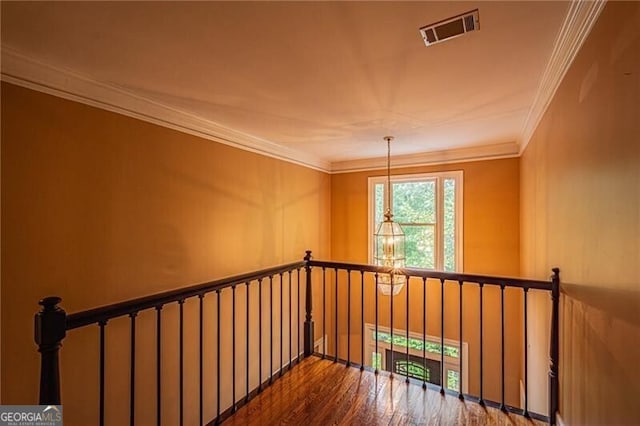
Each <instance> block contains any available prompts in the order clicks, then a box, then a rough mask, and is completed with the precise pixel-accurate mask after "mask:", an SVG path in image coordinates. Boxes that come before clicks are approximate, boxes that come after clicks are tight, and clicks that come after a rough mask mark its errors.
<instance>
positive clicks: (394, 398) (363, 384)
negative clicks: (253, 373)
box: [224, 357, 544, 426]
mask: <svg viewBox="0 0 640 426" xmlns="http://www.w3.org/2000/svg"><path fill="white" fill-rule="evenodd" d="M224 424H225V425H231V426H232V425H238V426H239V425H243V426H244V425H304V426H310V425H367V426H369V425H379V426H387V425H394V426H395V425H469V426H474V425H501V426H502V425H504V426H506V425H513V426H542V425H544V423H542V422H539V421H534V420H530V419H526V418H524V417H522V416H519V415H516V414H505V413H503V412H501V411H500V410H497V409H494V408H483V407H481V406H480V405H479V404H477V403H474V402H470V401H460V400H459V399H458V398H456V397H454V396H451V395H441V394H440V393H439V392H437V391H435V390H433V389H426V390H425V389H422V387H421V386H418V385H416V384H413V383H409V384H408V383H405V380H404V378H402V377H396V378H393V379H391V378H390V377H389V376H387V375H385V374H379V375H376V374H374V373H372V372H370V371H360V370H359V369H356V368H352V367H345V366H344V364H340V363H334V362H333V361H329V360H323V359H321V358H319V357H309V358H306V359H305V360H304V361H302V362H301V363H300V364H299V365H296V366H295V367H294V368H292V369H291V370H290V371H288V372H287V373H286V374H285V375H283V377H282V378H279V379H278V380H276V381H275V382H274V383H273V384H272V385H271V386H270V387H268V388H266V389H265V390H263V391H262V392H261V393H260V394H259V395H257V396H256V397H255V398H254V399H253V400H251V401H250V402H249V403H248V404H247V405H245V406H243V407H242V408H241V409H240V410H238V412H237V413H235V414H234V415H233V416H231V417H230V418H228V419H227V420H226V421H225V422H224Z"/></svg>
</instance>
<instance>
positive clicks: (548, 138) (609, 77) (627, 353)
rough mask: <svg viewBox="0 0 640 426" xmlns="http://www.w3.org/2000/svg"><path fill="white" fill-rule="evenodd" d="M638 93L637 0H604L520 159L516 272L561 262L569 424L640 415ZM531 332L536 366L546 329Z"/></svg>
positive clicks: (538, 308) (539, 271)
mask: <svg viewBox="0 0 640 426" xmlns="http://www.w3.org/2000/svg"><path fill="white" fill-rule="evenodd" d="M639 102H640V3H638V2H609V3H608V4H607V5H606V6H605V8H604V10H603V12H602V14H601V16H600V18H599V20H598V22H597V23H596V25H595V26H594V28H593V30H592V32H591V34H590V35H589V37H588V39H587V40H586V42H585V44H584V46H583V47H582V49H581V51H580V52H579V54H578V55H577V57H576V59H575V61H574V63H573V65H572V66H571V68H570V70H569V72H568V73H567V75H566V77H565V79H564V81H563V82H562V84H561V85H560V87H559V89H558V91H557V93H556V95H555V97H554V99H553V101H552V103H551V104H550V106H549V109H548V110H547V112H546V114H545V115H544V117H543V120H542V121H541V123H540V125H539V127H538V129H537V130H536V132H535V134H534V136H533V138H532V140H531V142H530V143H529V145H528V147H527V149H526V151H525V153H524V155H523V157H522V164H521V200H522V204H521V212H522V214H521V224H522V233H521V238H522V252H521V259H522V273H523V274H525V275H533V276H539V275H543V274H548V273H549V269H550V268H551V267H552V266H558V267H560V268H561V280H562V282H563V284H562V296H561V305H560V311H561V312H560V319H561V330H560V340H561V342H560V394H561V403H560V414H561V416H562V418H563V420H564V422H565V424H567V425H578V424H579V425H583V424H638V422H640V405H638V402H637V396H638V395H639V394H640V369H638V361H639V360H640V345H638V343H637V342H638V341H639V340H640V207H639V206H640V139H639V138H640V112H639V111H640V109H639V107H638V106H639ZM569 283H570V284H569ZM534 302H536V301H534ZM537 302H538V303H533V304H532V305H531V308H532V311H533V312H538V316H537V317H538V318H541V321H542V318H546V317H548V312H549V311H548V304H547V303H546V301H537ZM539 329H540V330H543V327H542V326H541V327H539ZM532 338H534V339H536V340H532V349H533V351H532V355H535V356H534V358H535V359H534V363H535V364H539V365H540V366H544V365H545V362H546V357H547V353H548V352H546V351H547V350H548V343H547V341H548V340H547V339H548V334H545V333H543V332H538V333H535V334H534V335H532ZM545 398H546V396H545V395H544V394H543V395H538V396H537V401H536V404H546V402H545V401H544V400H545Z"/></svg>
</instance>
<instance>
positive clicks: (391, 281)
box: [374, 136, 406, 296]
mask: <svg viewBox="0 0 640 426" xmlns="http://www.w3.org/2000/svg"><path fill="white" fill-rule="evenodd" d="M384 140H385V141H387V209H386V211H385V213H384V221H383V222H381V223H380V225H379V226H378V229H377V230H376V233H375V234H374V239H375V254H374V259H375V264H376V266H383V267H386V268H393V269H394V272H395V270H398V269H403V268H404V266H405V251H404V240H405V237H404V231H403V230H402V227H401V226H400V224H399V223H396V222H394V221H393V213H391V141H392V140H393V136H385V137H384ZM405 282H406V277H405V275H402V274H396V273H391V274H379V275H378V288H379V289H380V291H381V292H382V294H384V295H387V296H388V295H393V296H395V295H396V294H398V293H400V290H402V287H403V285H404V283H405Z"/></svg>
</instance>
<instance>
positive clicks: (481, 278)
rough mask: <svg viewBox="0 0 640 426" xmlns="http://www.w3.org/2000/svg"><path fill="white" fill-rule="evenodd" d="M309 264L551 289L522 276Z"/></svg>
mask: <svg viewBox="0 0 640 426" xmlns="http://www.w3.org/2000/svg"><path fill="white" fill-rule="evenodd" d="M308 265H309V266H318V267H324V268H329V269H345V270H349V271H364V272H378V273H382V274H389V273H394V274H397V275H406V276H408V277H420V278H433V279H438V280H440V279H443V280H446V281H458V282H459V281H463V282H467V283H483V284H493V285H504V286H506V287H517V288H523V289H524V288H526V289H535V290H547V291H551V283H550V282H549V281H540V280H530V279H524V278H510V277H499V276H490V275H477V274H461V273H457V272H439V271H433V270H431V269H422V268H403V269H393V268H386V267H383V266H374V265H363V264H358V263H345V262H327V261H324V260H310V261H309V262H308Z"/></svg>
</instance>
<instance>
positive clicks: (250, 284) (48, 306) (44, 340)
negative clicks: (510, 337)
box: [35, 251, 559, 425]
mask: <svg viewBox="0 0 640 426" xmlns="http://www.w3.org/2000/svg"><path fill="white" fill-rule="evenodd" d="M314 270H318V271H321V272H318V273H315V272H314ZM330 271H332V272H333V274H334V281H333V282H332V283H328V281H327V273H328V272H330ZM340 271H343V274H339V272H340ZM345 271H346V274H345V273H344V272H345ZM553 272H554V274H553V276H552V278H551V280H550V281H535V280H525V279H517V278H505V277H491V276H483V275H471V274H457V273H444V272H436V271H429V270H424V269H411V268H407V269H403V270H390V269H388V268H382V267H376V266H371V265H360V264H351V263H339V262H327V261H318V260H313V259H312V258H311V252H310V251H307V253H306V256H305V258H304V261H301V262H294V263H290V264H286V265H281V266H277V267H274V268H269V269H264V270H261V271H257V272H252V273H248V274H243V275H237V276H234V277H229V278H224V279H221V280H216V281H211V282H207V283H203V284H199V285H196V286H191V287H186V288H182V289H178V290H173V291H168V292H164V293H160V294H156V295H152V296H147V297H142V298H138V299H133V300H129V301H126V302H121V303H116V304H112V305H108V306H103V307H99V308H96V309H90V310H87V311H83V312H78V313H75V314H71V315H67V314H66V313H65V312H64V310H63V309H62V308H61V307H60V306H59V304H60V303H61V300H62V299H61V298H60V297H47V298H45V299H43V300H41V301H40V305H42V310H41V311H40V312H39V313H37V314H36V316H35V340H36V343H37V344H38V347H39V352H40V353H41V370H40V371H41V372H40V397H39V403H40V404H47V405H48V404H52V405H53V404H60V403H61V402H62V398H61V394H60V373H59V359H58V353H59V350H60V347H61V342H62V341H63V339H64V338H65V336H66V333H67V331H71V330H74V329H77V328H81V327H87V326H94V325H97V326H98V333H99V339H98V340H99V361H98V363H99V365H98V366H97V369H98V375H99V412H98V413H97V416H96V417H97V421H96V423H98V424H100V425H104V424H105V382H106V377H105V347H106V343H105V330H106V328H107V326H108V323H109V321H110V320H112V319H114V318H119V317H127V316H128V317H129V327H130V344H129V351H130V353H129V359H130V365H129V368H130V383H129V387H130V391H129V404H128V405H129V423H130V424H131V425H133V424H135V421H136V413H135V409H136V399H135V394H136V372H135V367H136V351H135V350H136V317H137V316H138V314H139V313H140V312H142V311H147V310H151V311H152V310H155V311H156V312H155V315H156V316H155V322H156V327H155V328H156V348H155V349H156V354H155V356H156V377H155V382H156V392H155V397H156V419H157V424H158V425H160V424H162V410H161V407H162V386H161V383H162V374H163V371H162V368H161V357H162V342H161V336H162V326H163V323H162V309H163V307H164V306H166V305H168V304H177V305H178V308H179V320H178V321H179V324H178V327H179V338H178V342H177V351H178V354H179V362H178V367H179V400H178V401H177V403H178V404H179V419H180V424H181V425H182V424H183V420H184V417H185V413H184V392H183V384H184V374H185V373H184V366H185V360H184V353H185V347H184V336H183V331H184V316H183V307H184V303H185V301H186V300H187V299H191V298H197V300H198V307H199V315H198V320H199V322H198V330H199V340H198V350H199V357H198V361H199V365H198V372H199V416H198V418H199V424H200V425H204V424H206V423H208V424H218V423H220V422H221V421H223V420H224V419H225V418H227V417H228V416H230V415H232V414H233V413H234V412H235V411H236V410H237V409H238V408H239V407H240V406H242V405H244V404H246V403H247V402H248V401H249V400H250V399H251V398H252V397H253V396H254V395H255V394H257V393H259V392H261V391H262V389H263V388H264V387H265V386H268V385H269V384H271V383H272V381H273V380H274V379H275V378H276V377H279V376H281V375H282V374H284V373H285V372H286V371H288V370H289V369H291V368H292V366H293V365H294V364H296V363H298V362H299V361H300V360H301V358H302V357H303V356H310V355H312V354H314V353H315V354H316V355H318V356H321V357H324V358H330V359H333V360H335V361H340V362H344V363H345V364H346V365H347V366H350V365H356V366H359V367H360V368H361V369H372V370H374V371H375V372H376V373H378V372H379V370H380V369H382V368H381V366H380V365H375V366H374V365H371V364H370V363H367V361H366V359H365V343H364V340H365V316H366V315H365V286H366V288H368V291H370V292H371V291H372V290H371V287H372V286H374V285H375V286H376V287H377V284H378V277H379V276H380V275H381V274H389V273H394V274H401V275H404V276H405V277H406V284H405V285H406V286H407V290H406V294H405V307H406V312H405V315H406V316H405V318H406V323H405V326H406V336H405V337H406V339H407V340H406V341H405V342H408V341H409V329H410V327H409V317H410V312H409V309H410V308H411V309H412V310H415V309H417V311H418V313H419V314H421V315H422V330H421V331H422V334H423V337H424V339H423V348H422V350H423V354H422V359H423V361H424V362H425V363H426V358H427V357H426V353H425V352H424V351H425V345H426V343H425V342H426V334H427V333H426V329H427V327H426V323H427V316H426V314H427V306H426V297H427V287H428V286H429V285H431V286H433V285H436V286H437V285H439V286H440V288H441V292H440V294H441V298H440V299H441V300H440V315H441V318H440V333H439V338H440V362H441V364H440V366H441V368H440V377H439V384H440V386H439V390H440V392H442V393H445V392H448V393H451V391H450V390H446V389H445V385H444V383H445V378H444V356H445V350H444V348H445V338H444V335H445V332H444V328H445V327H444V325H445V308H444V306H445V283H457V284H458V285H459V288H460V291H459V295H458V299H459V300H458V302H459V315H460V319H459V324H460V326H459V335H458V338H459V342H460V343H459V344H460V348H459V362H460V366H459V368H460V370H459V371H460V372H462V371H463V370H462V369H463V363H462V361H463V357H462V353H463V351H462V341H463V326H462V323H463V322H462V313H463V310H462V306H463V291H462V289H463V287H464V286H466V287H469V286H477V288H478V289H479V298H480V305H479V312H480V313H479V318H478V323H479V335H480V342H479V345H480V352H479V353H480V373H479V383H480V385H479V394H477V395H475V394H470V393H464V392H463V382H462V375H460V382H459V385H458V392H457V396H458V397H459V398H461V399H469V400H472V401H477V402H479V403H480V404H487V405H491V406H496V407H499V408H501V409H502V410H504V411H509V412H512V413H517V414H522V415H524V416H531V417H534V418H537V419H541V420H546V421H549V423H550V424H555V414H556V411H557V408H558V296H559V270H558V269H554V270H553ZM339 275H342V279H339ZM352 275H355V276H356V277H358V276H359V282H360V290H361V292H360V296H361V297H360V300H359V301H358V300H357V301H356V302H359V303H357V304H356V306H357V305H359V309H360V315H359V317H360V320H361V321H360V322H361V323H360V330H359V334H360V339H361V341H360V342H359V343H360V346H361V347H360V359H359V360H354V359H352V357H351V348H352V342H351V336H352V332H351V331H352V330H351V324H352V322H353V321H352V312H351V311H352V305H353V302H352V300H351V297H352V285H353V284H352ZM302 276H304V277H302ZM314 276H316V277H318V278H319V281H314V278H313V277H314ZM344 278H346V280H345V279H344ZM287 284H288V286H287ZM274 285H275V286H276V289H277V290H279V291H278V294H279V296H280V300H279V302H278V301H274V297H273V290H274ZM301 285H302V287H301ZM328 285H333V286H334V291H335V293H334V296H335V297H334V298H333V299H332V300H331V302H332V303H328V300H327V299H328V297H327V296H328V293H327V288H328ZM267 286H268V299H267V298H266V296H265V294H264V293H266V290H267V289H266V288H263V287H267ZM418 286H420V290H421V291H422V296H423V297H422V303H419V302H418V303H416V302H413V301H412V303H409V294H410V290H409V289H412V290H411V291H413V292H414V293H415V292H416V290H415V289H416V288H417V287H418ZM485 286H493V287H496V288H498V289H499V290H500V295H501V298H500V300H501V303H500V307H501V327H500V334H501V336H500V339H501V398H500V400H499V401H493V400H490V399H488V398H486V397H485V395H484V393H483V389H484V379H485V375H484V371H483V365H484V364H483V357H484V352H485V347H484V335H483V333H484V330H483V328H484V327H483V322H484V313H483V306H484V303H483V291H484V290H483V289H484V288H485ZM238 287H246V292H245V294H246V296H245V300H243V301H241V302H240V303H242V302H244V304H245V306H244V308H245V312H246V319H245V324H244V327H245V330H244V331H245V336H246V342H245V343H244V347H242V346H243V345H240V346H241V349H244V351H245V362H246V365H244V366H243V367H244V368H245V369H246V382H245V384H244V389H243V391H244V396H243V394H242V393H240V399H238V395H236V394H237V392H238V390H237V389H236V387H237V385H236V381H237V380H236V378H237V377H236V371H237V366H236V358H237V356H236V350H237V346H238V344H237V342H236V333H237V330H236V328H237V327H236V307H237V303H238V301H237V300H236V288H238ZM255 287H257V293H258V295H257V297H258V303H257V309H258V314H257V319H255V320H254V322H256V321H257V324H253V325H252V324H251V321H250V318H249V313H250V312H251V310H252V309H253V310H255V309H256V306H255V305H252V304H251V298H250V289H252V288H253V289H254V292H256V290H255ZM287 288H288V290H287ZM506 288H518V289H521V290H522V291H523V300H524V302H523V306H524V310H523V313H524V321H523V327H524V342H523V343H524V347H525V348H527V344H528V342H527V332H526V329H527V323H528V312H527V295H528V292H529V290H541V291H546V292H549V293H550V295H551V302H552V318H551V330H550V336H551V345H550V369H549V415H548V416H544V415H541V414H538V413H533V412H531V411H530V410H529V409H528V399H529V398H528V392H529V389H528V387H529V381H528V376H527V375H528V358H527V352H528V351H527V350H526V349H525V350H524V388H525V392H524V406H523V407H520V408H516V407H512V406H509V405H508V404H506V401H505V323H504V318H505V297H504V293H505V289H506ZM339 289H341V290H343V291H346V292H347V299H348V300H347V301H346V311H347V313H346V316H347V319H348V320H347V332H346V336H347V350H346V356H341V354H340V350H339V342H338V334H339V331H338V326H339V324H338V321H339V316H338V310H339V307H340V306H345V301H341V300H340V298H339V292H338V290H339ZM294 291H295V293H294ZM223 292H230V293H231V309H232V313H233V314H232V318H233V321H231V324H229V327H230V328H231V336H232V343H231V350H232V355H231V364H232V365H230V366H229V365H225V366H222V365H221V362H220V360H221V357H220V349H221V342H220V326H221V322H220V311H221V306H220V300H221V294H222V293H223ZM314 292H315V294H316V295H318V294H320V295H321V296H320V298H321V303H320V302H318V304H317V306H321V308H320V309H319V311H320V313H321V315H319V317H320V318H321V324H318V327H317V328H316V327H315V325H314V317H313V308H314V306H316V305H314V303H313V294H314ZM373 293H374V294H375V296H374V298H375V306H374V307H373V311H374V312H375V313H374V320H373V322H374V327H375V335H376V339H377V337H378V335H379V334H378V331H379V330H378V326H379V323H380V321H379V320H380V318H379V306H380V305H379V302H380V300H379V299H380V296H379V294H378V293H379V292H378V291H377V290H376V289H375V287H373ZM285 294H287V295H288V314H287V315H286V316H285V315H284V307H285V302H286V301H285V300H284V295H285ZM293 294H295V299H296V300H295V305H294V301H293V300H292V295H293ZM303 294H304V310H305V315H304V318H302V317H301V315H300V312H301V306H302V303H303V302H302V295H303ZM207 295H212V296H210V297H215V312H216V316H217V320H216V321H215V323H216V327H217V333H216V336H217V341H216V347H215V350H216V351H217V354H216V358H215V359H216V365H215V370H216V378H215V380H216V399H217V400H216V411H215V417H214V418H213V419H212V420H211V421H205V418H204V409H203V407H204V401H203V383H204V381H203V370H204V363H205V361H206V360H205V359H204V355H203V328H204V323H205V318H204V315H203V306H204V299H205V297H207ZM213 295H214V296H213ZM316 297H317V296H316ZM398 297H402V296H396V297H388V299H389V304H390V306H389V308H390V310H391V315H390V330H391V338H390V343H391V352H390V354H391V361H392V362H391V364H392V365H393V357H394V355H395V352H394V350H393V344H394V340H395V338H397V337H399V336H397V335H396V334H394V324H393V320H394V314H393V309H394V299H396V298H398ZM265 299H266V300H268V304H267V305H268V308H267V309H268V312H263V309H264V308H263V304H264V303H263V301H265ZM276 302H277V303H276ZM396 303H398V302H396ZM294 308H295V310H294ZM368 308H370V306H369V307H368ZM278 309H279V314H280V315H279V318H278V319H277V320H276V324H275V326H276V327H279V328H280V330H279V331H280V332H279V336H280V342H279V343H280V347H279V348H277V347H276V348H274V314H277V313H278ZM330 311H331V312H330ZM294 312H297V314H294ZM330 313H333V314H334V315H335V317H334V318H333V320H334V324H333V326H334V330H333V331H334V332H335V333H334V334H332V335H331V338H329V334H331V333H330V332H329V330H328V327H327V325H326V321H327V317H328V315H329V314H330ZM356 313H357V312H356ZM265 314H267V315H268V317H269V320H268V322H269V333H268V334H269V336H268V339H267V338H266V337H264V336H263V328H265V327H264V324H263V317H264V316H265ZM285 317H286V318H287V319H288V321H287V324H285V321H284V319H285ZM354 318H355V317H354ZM303 320H304V321H303ZM250 327H257V329H258V338H257V342H254V341H252V340H251V339H250V337H249V336H250V333H249V329H250ZM286 328H288V333H286ZM276 331H277V329H276ZM285 333H286V334H287V335H288V338H289V342H284V341H283V336H284V335H285ZM301 334H302V337H301ZM354 334H358V333H354ZM318 335H320V336H321V339H319V341H320V342H321V343H320V346H318V341H316V340H315V339H316V337H317V336H318ZM294 336H297V337H295V338H294ZM301 338H302V340H303V344H302V345H301V343H300V340H301ZM328 340H333V348H331V345H330V344H329V342H328ZM276 341H277V338H276ZM377 342H378V340H376V352H377V350H378V347H377V344H378V343H377ZM285 343H286V344H287V346H288V350H289V353H288V360H286V359H284V353H285V346H284V345H285ZM252 345H253V346H252ZM254 346H258V347H257V348H255V347H254ZM294 347H295V348H296V351H295V353H294V352H293V348H294ZM315 348H317V349H318V350H315ZM274 349H275V350H277V352H278V353H279V356H280V359H279V363H278V364H277V365H276V366H275V368H274V361H276V362H277V361H278V360H277V359H276V360H274ZM332 349H333V350H332ZM265 352H266V355H265ZM331 352H333V353H331ZM256 353H257V357H258V358H259V359H258V360H257V364H258V365H259V372H258V377H257V383H258V384H257V386H255V387H254V388H253V389H252V388H251V387H250V379H249V364H250V358H251V356H252V354H253V357H256ZM263 356H266V357H268V361H269V363H268V365H269V369H268V370H269V371H266V372H264V371H263V360H262V358H263ZM406 359H407V362H408V361H409V348H408V345H407V347H406ZM357 361H360V362H359V363H358V362H357ZM254 362H255V360H254ZM228 369H231V374H232V380H231V383H232V384H231V386H232V389H231V393H232V400H231V401H232V402H231V404H230V406H229V407H225V409H224V410H223V407H222V405H221V401H220V395H221V389H220V386H221V380H220V377H221V370H225V371H226V370H228ZM408 371H409V370H408V368H407V373H406V376H405V380H406V381H407V382H409V381H415V379H414V378H412V377H410V375H409V372H408ZM265 373H266V375H267V376H268V377H265ZM390 374H391V375H393V371H391V373H390ZM263 379H266V380H263ZM422 385H423V387H425V388H427V387H433V385H432V384H430V383H428V381H427V380H426V379H424V378H423V380H422Z"/></svg>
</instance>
